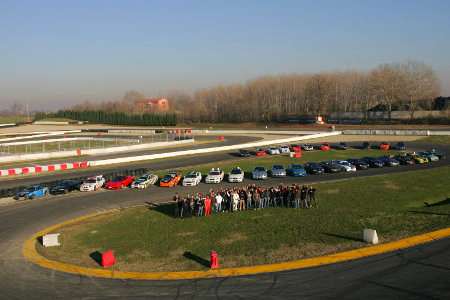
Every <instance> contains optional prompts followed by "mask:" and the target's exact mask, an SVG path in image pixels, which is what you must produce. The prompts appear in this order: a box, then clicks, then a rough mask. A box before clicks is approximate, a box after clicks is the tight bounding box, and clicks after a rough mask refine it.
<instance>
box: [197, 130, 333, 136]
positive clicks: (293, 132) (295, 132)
mask: <svg viewBox="0 0 450 300" xmlns="http://www.w3.org/2000/svg"><path fill="white" fill-rule="evenodd" d="M327 132H332V131H318V130H209V129H194V130H192V133H193V134H205V133H206V134H225V135H226V134H243V135H245V134H278V135H307V134H319V133H327Z"/></svg>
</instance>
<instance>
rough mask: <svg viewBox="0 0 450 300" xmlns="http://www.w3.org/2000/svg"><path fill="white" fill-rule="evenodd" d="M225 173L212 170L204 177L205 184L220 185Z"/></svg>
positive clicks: (217, 169) (219, 170)
mask: <svg viewBox="0 0 450 300" xmlns="http://www.w3.org/2000/svg"><path fill="white" fill-rule="evenodd" d="M224 176H225V173H224V172H223V170H221V169H219V168H212V169H211V170H210V171H209V172H208V175H206V178H205V183H221V182H222V180H223V177H224Z"/></svg>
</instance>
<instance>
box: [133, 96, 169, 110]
mask: <svg viewBox="0 0 450 300" xmlns="http://www.w3.org/2000/svg"><path fill="white" fill-rule="evenodd" d="M135 105H136V110H137V111H138V112H143V113H145V112H167V111H169V100H167V99H166V98H146V99H144V100H139V101H136V102H135Z"/></svg>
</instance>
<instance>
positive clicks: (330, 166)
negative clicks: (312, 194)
mask: <svg viewBox="0 0 450 300" xmlns="http://www.w3.org/2000/svg"><path fill="white" fill-rule="evenodd" d="M320 165H321V166H322V168H323V169H324V170H325V172H327V173H339V172H342V171H344V169H343V168H342V166H340V165H338V164H337V163H335V162H333V161H323V162H321V163H320Z"/></svg>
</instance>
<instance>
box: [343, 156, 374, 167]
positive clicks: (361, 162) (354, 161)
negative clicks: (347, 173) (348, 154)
mask: <svg viewBox="0 0 450 300" xmlns="http://www.w3.org/2000/svg"><path fill="white" fill-rule="evenodd" d="M347 161H348V162H349V163H351V164H352V165H354V166H355V167H356V169H358V170H367V169H368V168H369V167H370V166H369V164H368V163H367V162H366V161H364V160H362V159H357V158H351V159H347Z"/></svg>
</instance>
